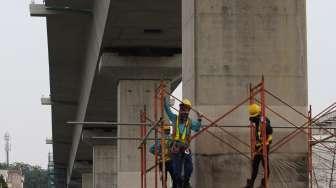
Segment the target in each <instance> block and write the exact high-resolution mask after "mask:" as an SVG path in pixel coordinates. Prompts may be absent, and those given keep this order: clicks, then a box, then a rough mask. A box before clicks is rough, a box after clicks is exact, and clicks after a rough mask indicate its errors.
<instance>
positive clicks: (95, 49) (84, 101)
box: [67, 0, 110, 183]
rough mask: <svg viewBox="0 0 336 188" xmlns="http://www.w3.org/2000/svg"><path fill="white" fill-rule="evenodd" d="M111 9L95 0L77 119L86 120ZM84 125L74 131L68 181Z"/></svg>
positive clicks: (106, 3) (106, 4) (104, 3)
mask: <svg viewBox="0 0 336 188" xmlns="http://www.w3.org/2000/svg"><path fill="white" fill-rule="evenodd" d="M109 11H110V0H106V1H95V4H94V7H93V20H92V26H91V32H90V35H89V40H88V44H87V52H86V58H85V66H84V69H83V75H82V83H81V91H80V100H79V105H78V111H77V115H76V117H77V118H76V120H77V121H84V120H85V116H86V110H87V105H88V102H89V98H90V94H91V90H92V85H93V81H94V78H95V75H96V70H97V64H98V60H99V53H100V49H101V46H102V41H103V36H104V32H105V26H106V20H107V17H108V13H109ZM82 128H83V125H76V126H75V128H74V132H73V141H72V147H71V150H70V156H69V166H68V169H67V183H69V182H70V180H71V174H72V170H73V166H74V161H75V159H76V154H77V149H78V145H79V142H80V138H81V133H82Z"/></svg>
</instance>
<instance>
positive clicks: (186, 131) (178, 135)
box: [164, 97, 201, 188]
mask: <svg viewBox="0 0 336 188" xmlns="http://www.w3.org/2000/svg"><path fill="white" fill-rule="evenodd" d="M164 109H165V111H166V113H167V116H168V118H169V120H170V122H171V123H172V125H173V135H172V139H173V143H172V145H171V163H172V169H173V178H174V181H175V182H176V184H177V186H176V187H174V188H190V187H191V185H190V177H191V174H192V171H193V164H192V155H191V151H190V148H189V145H190V137H191V131H195V132H197V131H199V130H200V128H201V116H200V115H199V114H198V113H197V116H198V119H197V121H195V120H192V119H191V118H189V112H190V110H191V102H190V101H189V100H188V99H183V101H182V103H180V106H179V112H178V114H177V115H176V114H174V113H173V112H172V111H171V109H170V105H169V97H166V98H165V103H164Z"/></svg>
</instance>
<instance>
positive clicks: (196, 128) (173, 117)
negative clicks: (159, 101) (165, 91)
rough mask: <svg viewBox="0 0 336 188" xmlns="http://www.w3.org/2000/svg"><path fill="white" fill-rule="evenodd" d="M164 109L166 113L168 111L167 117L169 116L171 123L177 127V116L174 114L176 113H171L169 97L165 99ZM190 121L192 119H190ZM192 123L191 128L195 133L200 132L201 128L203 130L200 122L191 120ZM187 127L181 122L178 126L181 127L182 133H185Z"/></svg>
mask: <svg viewBox="0 0 336 188" xmlns="http://www.w3.org/2000/svg"><path fill="white" fill-rule="evenodd" d="M164 109H165V111H166V113H167V116H168V119H169V121H170V122H171V123H172V124H173V125H174V127H175V125H176V120H177V115H176V114H174V113H173V112H172V111H171V109H170V106H169V99H168V97H166V98H165V102H164ZM189 119H190V118H189ZM190 121H191V124H190V128H191V130H193V131H195V132H197V131H199V130H200V128H201V122H200V121H198V120H192V119H190ZM185 126H186V125H185V123H180V121H179V125H178V127H179V129H180V132H181V133H182V132H183V130H184V128H185Z"/></svg>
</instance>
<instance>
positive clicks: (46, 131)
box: [0, 0, 336, 168]
mask: <svg viewBox="0 0 336 188" xmlns="http://www.w3.org/2000/svg"><path fill="white" fill-rule="evenodd" d="M35 2H36V3H38V2H39V1H37V0H35ZM29 3H30V1H27V0H7V1H2V2H1V6H0V24H1V25H0V87H1V89H0V161H5V153H4V140H3V135H4V134H5V132H9V133H10V135H11V146H12V147H11V153H10V160H11V161H23V162H27V163H30V164H34V165H40V166H42V167H44V168H46V167H47V156H48V152H49V151H51V147H50V146H49V145H46V144H45V140H46V138H47V137H51V110H50V107H49V106H42V105H41V102H40V98H41V96H42V95H45V96H48V95H49V70H48V50H47V49H48V48H47V33H46V23H45V18H32V17H30V16H29ZM335 8H336V1H335V0H307V30H308V40H307V42H308V80H309V82H308V83H309V84H308V86H309V103H310V104H312V105H313V109H314V111H315V112H319V111H320V110H322V109H323V107H325V106H327V105H328V104H331V103H332V102H334V101H336V95H335V92H336V84H335V78H333V76H334V75H335V73H336V63H335V62H334V58H335V57H334V54H335V49H336V48H335V44H336V34H335V33H336V24H333V23H334V22H333V20H334V19H335V18H336V11H335ZM177 93H181V87H179V88H178V91H177Z"/></svg>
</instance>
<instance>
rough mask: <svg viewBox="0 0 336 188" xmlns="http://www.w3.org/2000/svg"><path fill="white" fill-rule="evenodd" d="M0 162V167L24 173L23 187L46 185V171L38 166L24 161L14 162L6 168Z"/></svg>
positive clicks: (37, 187) (31, 187)
mask: <svg viewBox="0 0 336 188" xmlns="http://www.w3.org/2000/svg"><path fill="white" fill-rule="evenodd" d="M5 166H6V165H5V164H1V163H0V169H7V170H8V169H13V170H14V169H15V170H19V169H20V170H21V171H22V174H23V175H24V183H23V188H46V187H48V171H47V170H46V169H42V168H41V167H40V166H33V165H30V164H26V163H14V164H11V165H10V166H9V167H8V168H4V167H5Z"/></svg>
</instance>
